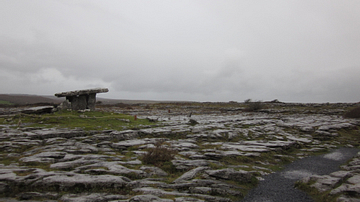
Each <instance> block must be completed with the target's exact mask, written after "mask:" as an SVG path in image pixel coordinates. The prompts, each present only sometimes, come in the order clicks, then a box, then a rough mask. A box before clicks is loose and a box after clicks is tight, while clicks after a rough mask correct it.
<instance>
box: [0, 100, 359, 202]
mask: <svg viewBox="0 0 360 202" xmlns="http://www.w3.org/2000/svg"><path fill="white" fill-rule="evenodd" d="M351 106H353V105H347V104H337V105H336V106H335V105H331V106H330V105H329V104H327V105H326V104H324V105H319V104H316V105H304V104H296V105H280V104H278V105H272V106H271V107H267V109H262V110H260V111H259V112H244V108H243V107H242V106H238V105H236V104H233V105H224V106H223V105H221V107H218V106H212V105H210V104H209V103H208V104H203V105H200V104H194V103H187V104H185V103H182V104H163V105H159V104H157V105H155V104H154V105H151V106H150V105H140V106H139V105H138V106H125V107H124V106H123V107H121V108H119V107H116V106H115V107H114V106H113V107H109V106H107V107H100V108H97V110H102V111H107V112H111V113H126V114H131V115H137V118H138V119H142V118H143V119H148V120H150V121H152V122H155V125H151V126H145V125H144V126H142V127H137V128H126V127H124V130H112V129H108V130H99V131H96V130H91V131H87V130H83V129H64V128H57V127H53V128H45V127H28V126H27V125H26V124H24V123H19V122H15V121H12V120H9V119H8V118H3V123H0V124H2V125H0V141H1V142H0V150H1V153H0V193H1V196H2V198H0V201H1V200H3V201H17V200H30V201H36V200H42V201H44V200H45V201H69V202H70V201H184V202H185V201H238V200H241V199H242V198H243V197H244V195H245V194H246V193H247V191H248V190H249V189H251V188H253V187H254V186H256V184H257V182H258V181H259V180H262V179H263V177H264V176H266V175H268V174H270V173H273V172H275V171H278V170H280V169H281V167H282V166H283V165H284V164H287V163H290V162H292V161H294V160H296V159H299V158H304V157H306V156H309V155H313V154H316V153H319V152H326V151H328V150H329V149H332V148H336V147H339V146H345V147H359V139H360V138H359V127H360V122H359V120H356V119H344V118H343V117H342V116H340V115H341V114H343V113H344V111H346V109H348V108H349V107H351ZM6 110H8V111H11V112H16V110H14V109H12V110H10V109H6ZM6 110H3V111H6ZM3 114H6V113H5V112H4V113H3ZM4 116H6V115H4ZM80 116H83V117H84V118H86V115H80ZM122 121H123V120H122ZM134 121H135V120H134ZM154 148H165V149H164V150H162V151H168V152H174V154H175V156H174V159H172V160H171V161H169V162H161V163H159V164H156V166H154V165H151V164H145V163H144V162H145V161H144V155H145V154H147V153H148V152H149V150H151V149H154ZM359 158H360V157H359V156H357V157H355V158H354V159H353V160H352V161H350V162H349V163H348V164H346V165H344V166H343V167H342V169H343V170H342V171H338V172H335V173H333V174H331V175H329V176H311V177H308V178H307V180H304V181H303V183H304V184H306V183H308V184H309V186H310V184H311V186H312V187H314V188H316V189H318V190H319V191H320V192H323V191H329V190H331V191H329V194H333V195H334V196H336V197H337V196H340V197H339V199H338V200H339V201H351V200H353V201H356V200H360V199H359V196H360V189H359V187H360V180H359V179H360V164H359V162H360V161H359ZM339 169H340V168H339ZM349 198H352V199H351V200H350V199H349Z"/></svg>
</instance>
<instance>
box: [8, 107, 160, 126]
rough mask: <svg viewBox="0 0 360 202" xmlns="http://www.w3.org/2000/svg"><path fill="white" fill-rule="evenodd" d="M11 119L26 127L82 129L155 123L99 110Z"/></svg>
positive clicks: (19, 116)
mask: <svg viewBox="0 0 360 202" xmlns="http://www.w3.org/2000/svg"><path fill="white" fill-rule="evenodd" d="M13 119H14V120H15V121H16V122H18V120H21V123H22V125H26V126H27V127H45V128H53V127H55V128H70V129H74V128H80V129H83V130H110V129H111V130H124V129H138V128H142V127H144V126H149V125H155V123H153V122H150V121H149V120H147V119H137V120H135V119H134V116H131V115H125V114H118V113H110V112H100V111H90V112H84V113H79V112H77V111H59V112H55V113H53V114H44V115H17V116H16V117H14V118H13Z"/></svg>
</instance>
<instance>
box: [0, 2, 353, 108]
mask: <svg viewBox="0 0 360 202" xmlns="http://www.w3.org/2000/svg"><path fill="white" fill-rule="evenodd" d="M359 10H360V1H359V0H345V1H339V0H270V1H269V0H254V1H253V0H221V1H218V0H176V1H174V0H162V1H160V0H146V1H145V0H142V1H138V0H126V1H125V0H106V1H105V0H104V1H98V0H96V1H95V0H31V1H30V0H0V30H1V31H0V93H1V94H3V93H17V94H39V95H53V94H54V93H58V92H63V91H70V90H79V89H88V88H96V87H106V88H109V92H108V93H105V94H99V95H98V96H100V97H106V98H115V99H145V100H188V101H244V100H245V99H248V98H250V99H253V100H263V101H267V100H273V99H278V100H280V101H286V102H358V101H360V12H359Z"/></svg>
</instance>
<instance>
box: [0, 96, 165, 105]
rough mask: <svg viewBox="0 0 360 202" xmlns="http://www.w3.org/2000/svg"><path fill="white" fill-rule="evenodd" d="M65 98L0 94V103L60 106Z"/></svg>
mask: <svg viewBox="0 0 360 202" xmlns="http://www.w3.org/2000/svg"><path fill="white" fill-rule="evenodd" d="M64 100H65V98H58V97H56V96H53V95H27V94H0V101H7V102H10V103H12V104H17V105H26V104H37V103H49V104H50V103H51V104H60V103H61V102H63V101H64ZM96 100H97V101H100V102H101V103H102V104H109V105H112V104H117V103H125V104H138V103H146V104H150V103H159V102H162V101H152V100H125V99H108V98H100V97H97V98H96Z"/></svg>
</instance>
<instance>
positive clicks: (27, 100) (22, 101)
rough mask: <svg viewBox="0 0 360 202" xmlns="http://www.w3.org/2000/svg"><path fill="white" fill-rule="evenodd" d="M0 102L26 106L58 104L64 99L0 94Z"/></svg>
mask: <svg viewBox="0 0 360 202" xmlns="http://www.w3.org/2000/svg"><path fill="white" fill-rule="evenodd" d="M0 100H2V101H8V102H10V103H12V104H18V105H26V104H36V103H55V104H59V103H61V102H62V101H63V100H64V99H63V98H62V99H60V98H57V97H55V96H39V95H26V94H0Z"/></svg>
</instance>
